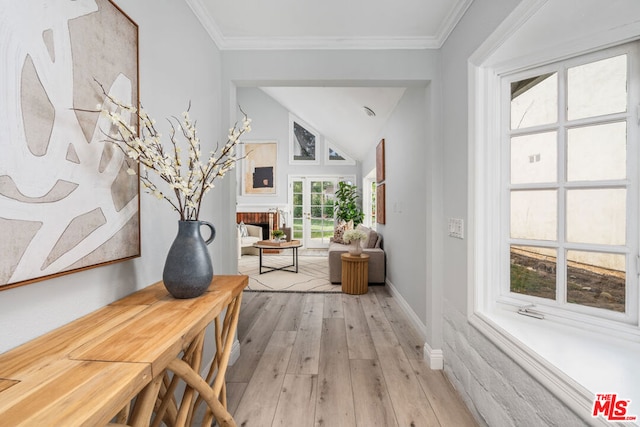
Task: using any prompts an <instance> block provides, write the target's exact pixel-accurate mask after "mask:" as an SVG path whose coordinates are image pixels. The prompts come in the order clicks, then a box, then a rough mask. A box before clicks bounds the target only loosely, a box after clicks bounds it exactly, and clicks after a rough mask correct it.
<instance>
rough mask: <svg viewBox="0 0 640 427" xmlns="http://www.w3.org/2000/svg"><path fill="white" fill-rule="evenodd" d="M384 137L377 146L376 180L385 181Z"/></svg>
mask: <svg viewBox="0 0 640 427" xmlns="http://www.w3.org/2000/svg"><path fill="white" fill-rule="evenodd" d="M384 166H385V165H384V139H381V140H380V142H379V143H378V145H377V146H376V182H384V178H385V170H384Z"/></svg>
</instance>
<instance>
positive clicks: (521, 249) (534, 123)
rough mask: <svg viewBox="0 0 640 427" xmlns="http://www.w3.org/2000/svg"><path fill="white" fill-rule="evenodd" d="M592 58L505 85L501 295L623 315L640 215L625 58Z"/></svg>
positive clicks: (551, 67)
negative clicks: (505, 250)
mask: <svg viewBox="0 0 640 427" xmlns="http://www.w3.org/2000/svg"><path fill="white" fill-rule="evenodd" d="M592 58H593V59H588V58H587V57H585V59H584V60H580V59H576V60H573V61H571V62H570V61H566V64H565V63H558V64H554V65H549V66H546V67H545V68H546V70H545V71H543V72H540V73H538V74H536V75H533V76H532V77H527V78H513V81H511V82H508V86H505V87H506V88H507V90H509V93H508V108H509V113H510V119H509V128H508V130H507V133H508V138H506V139H505V141H506V142H507V144H506V147H507V149H508V152H509V156H508V163H507V164H505V169H506V171H507V174H508V177H509V178H508V180H507V182H508V193H507V194H508V200H509V207H508V215H509V224H508V225H509V233H508V236H509V238H508V244H509V269H510V272H509V277H510V283H509V287H508V289H509V293H510V295H512V296H513V295H519V296H521V297H524V298H525V299H528V300H529V301H530V302H536V301H538V302H541V301H549V303H548V304H552V305H553V306H554V307H558V306H560V307H566V308H571V307H578V308H575V310H579V311H581V312H588V313H590V314H598V313H602V312H603V310H604V312H616V313H625V312H626V310H627V309H628V295H629V292H630V285H629V284H628V281H629V277H630V275H629V274H627V273H628V271H627V270H628V269H629V268H630V263H629V261H628V259H629V257H630V256H631V252H632V250H631V248H637V243H635V242H637V239H638V237H637V236H632V237H630V232H629V231H630V227H629V223H628V221H629V220H630V219H631V218H634V220H636V221H637V217H638V215H637V208H636V207H635V206H637V202H636V201H635V200H636V198H637V195H636V194H635V192H637V186H636V184H635V183H634V182H633V180H631V179H629V178H630V177H629V174H630V173H629V170H631V169H630V166H629V162H630V161H635V160H633V159H631V156H630V152H634V153H635V152H637V151H635V150H636V148H635V146H634V147H633V151H630V149H631V148H630V147H631V146H630V144H634V145H635V144H636V141H633V138H631V137H630V135H629V129H628V126H629V123H631V121H630V119H631V118H630V117H629V116H628V115H627V113H626V112H627V111H628V110H629V108H628V105H627V103H628V93H627V91H628V85H629V79H628V75H627V74H628V67H629V63H628V61H629V57H628V54H622V55H620V54H612V55H611V56H610V57H606V54H600V57H598V56H597V55H593V56H592ZM635 167H637V165H636V166H635ZM634 176H635V175H634ZM630 197H632V198H634V199H633V200H634V201H633V202H630ZM630 241H633V242H634V243H633V245H632V246H630ZM633 250H634V251H636V249H633ZM636 286H637V284H636ZM572 309H574V308H572ZM593 309H597V310H598V311H593ZM590 310H591V311H590ZM605 317H606V316H605Z"/></svg>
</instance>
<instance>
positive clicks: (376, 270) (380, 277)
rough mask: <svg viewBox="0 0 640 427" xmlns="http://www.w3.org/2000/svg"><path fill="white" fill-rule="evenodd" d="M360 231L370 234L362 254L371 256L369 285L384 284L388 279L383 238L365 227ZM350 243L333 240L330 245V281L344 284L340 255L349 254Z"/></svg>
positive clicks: (360, 226) (364, 243)
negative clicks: (386, 278)
mask: <svg viewBox="0 0 640 427" xmlns="http://www.w3.org/2000/svg"><path fill="white" fill-rule="evenodd" d="M357 228H359V229H361V230H362V231H364V232H366V233H368V234H369V238H368V239H366V240H365V241H363V242H362V243H363V244H362V246H363V249H362V253H364V254H367V255H369V283H384V282H385V277H386V265H385V254H384V250H383V249H382V236H381V235H380V234H378V233H376V232H375V231H373V230H371V229H370V228H368V227H365V226H363V225H358V227H357ZM349 246H350V244H348V243H338V242H335V241H334V240H333V239H331V243H330V244H329V281H331V283H341V282H342V259H341V258H340V255H342V254H344V253H347V252H349Z"/></svg>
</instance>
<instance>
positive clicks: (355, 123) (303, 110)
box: [185, 0, 473, 160]
mask: <svg viewBox="0 0 640 427" xmlns="http://www.w3.org/2000/svg"><path fill="white" fill-rule="evenodd" d="M185 1H186V2H187V3H188V4H189V6H190V7H191V9H192V10H193V11H194V13H195V14H196V16H197V17H198V19H199V20H200V22H201V23H202V25H203V26H204V28H205V29H206V31H207V32H208V33H209V35H210V36H211V38H212V39H213V41H214V42H215V43H216V45H217V46H218V48H219V49H220V50H242V49H251V50H264V49H437V48H439V47H441V46H442V44H443V43H444V41H445V40H446V38H447V37H448V35H449V34H450V33H451V31H452V30H453V28H454V27H455V25H456V24H457V23H458V21H459V20H460V19H461V17H462V16H463V14H464V12H465V11H466V10H467V8H468V7H469V5H470V4H471V2H472V1H473V0H395V1H389V0H322V1H315V2H311V1H308V0H269V1H265V0H240V1H219V0H185ZM262 89H263V90H264V91H265V92H266V93H267V94H269V95H270V96H272V97H273V98H274V99H276V100H277V101H278V102H280V104H282V105H283V106H284V107H285V108H287V109H289V111H291V112H292V113H293V114H294V115H296V116H298V117H300V118H301V119H303V120H305V121H307V122H308V123H309V124H311V125H312V126H314V127H315V128H316V130H317V131H318V132H320V133H321V134H323V135H324V136H325V137H327V138H328V139H329V140H330V141H332V142H333V143H334V144H335V145H336V146H338V147H341V148H343V149H344V151H345V152H347V153H348V154H349V155H351V156H353V157H354V158H355V159H356V160H362V158H363V156H364V155H365V154H366V153H367V151H368V150H369V149H371V147H373V146H375V144H376V143H377V140H376V139H377V137H378V136H379V133H380V131H381V130H382V128H383V127H384V123H385V121H386V120H387V118H388V117H389V115H390V113H391V112H392V110H393V108H395V106H396V105H397V103H398V100H399V99H400V97H401V96H402V94H403V92H404V88H380V87H376V88H373V87H340V88H337V87H322V88H320V87H271V88H262ZM364 107H369V108H371V109H372V110H373V111H374V112H375V116H370V115H367V114H366V113H365V111H364ZM328 112H329V113H331V114H330V116H328V115H327V113H328Z"/></svg>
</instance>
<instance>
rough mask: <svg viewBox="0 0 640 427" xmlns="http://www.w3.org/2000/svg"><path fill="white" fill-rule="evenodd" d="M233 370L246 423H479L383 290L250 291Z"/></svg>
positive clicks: (239, 413) (231, 393)
mask: <svg viewBox="0 0 640 427" xmlns="http://www.w3.org/2000/svg"><path fill="white" fill-rule="evenodd" d="M238 338H239V340H240V343H241V350H240V353H241V354H240V358H239V359H238V360H237V361H236V363H235V364H234V365H233V366H231V367H229V370H228V371H227V387H228V388H227V392H228V407H229V410H230V412H231V413H232V414H233V416H234V419H235V420H236V423H237V424H238V426H245V427H253V426H292V427H304V426H309V427H311V426H317V427H325V426H326V427H338V426H345V427H347V426H361V427H371V426H383V427H391V426H400V427H404V426H407V427H409V426H415V427H422V426H447V427H448V426H455V427H464V426H476V425H477V424H476V422H475V421H474V419H473V417H472V416H471V414H470V413H469V411H468V409H467V408H466V406H465V405H464V403H462V400H461V399H460V398H459V396H458V395H457V393H456V392H455V390H454V389H453V387H452V386H451V385H450V383H449V382H448V381H447V379H446V378H445V377H444V375H443V374H442V372H441V371H432V370H431V369H429V367H428V366H427V364H426V363H425V362H424V361H423V359H422V345H423V343H424V342H423V339H422V338H420V335H419V334H418V333H417V331H415V330H414V329H413V328H412V327H411V325H410V323H409V322H408V321H407V319H406V317H405V315H404V313H403V312H402V310H401V309H400V308H399V307H398V305H397V303H396V301H395V300H394V299H393V298H392V297H391V296H390V295H389V293H388V292H387V290H386V288H385V287H384V286H372V287H369V292H368V293H367V294H365V295H357V296H356V295H346V294H301V293H267V292H260V293H256V292H245V293H244V295H243V302H242V307H241V310H240V321H239V324H238Z"/></svg>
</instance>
